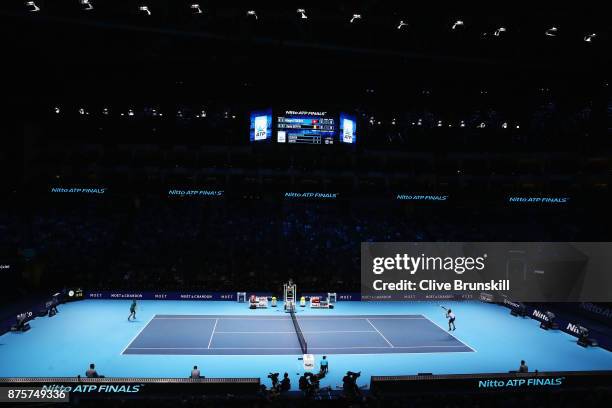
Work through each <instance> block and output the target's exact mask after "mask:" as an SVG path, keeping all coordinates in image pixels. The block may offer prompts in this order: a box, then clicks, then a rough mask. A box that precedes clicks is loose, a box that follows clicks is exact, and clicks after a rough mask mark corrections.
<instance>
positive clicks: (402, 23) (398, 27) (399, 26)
mask: <svg viewBox="0 0 612 408" xmlns="http://www.w3.org/2000/svg"><path fill="white" fill-rule="evenodd" d="M407 26H408V24H407V23H404V20H400V22H399V25H398V26H397V29H398V30H401V29H402V27H407Z"/></svg>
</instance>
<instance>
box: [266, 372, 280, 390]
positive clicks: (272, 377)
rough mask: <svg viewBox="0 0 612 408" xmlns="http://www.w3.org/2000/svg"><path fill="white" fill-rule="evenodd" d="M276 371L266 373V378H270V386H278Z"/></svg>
mask: <svg viewBox="0 0 612 408" xmlns="http://www.w3.org/2000/svg"><path fill="white" fill-rule="evenodd" d="M278 375H279V374H278V373H270V374H268V378H269V379H270V380H272V388H277V387H278Z"/></svg>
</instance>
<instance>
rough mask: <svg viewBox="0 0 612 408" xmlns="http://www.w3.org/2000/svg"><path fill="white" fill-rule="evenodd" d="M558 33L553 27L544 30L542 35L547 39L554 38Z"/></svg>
mask: <svg viewBox="0 0 612 408" xmlns="http://www.w3.org/2000/svg"><path fill="white" fill-rule="evenodd" d="M558 32H559V29H558V28H557V27H555V26H552V27H551V28H549V29H548V30H546V31H545V32H544V34H545V35H546V36H547V37H556V36H557V33H558Z"/></svg>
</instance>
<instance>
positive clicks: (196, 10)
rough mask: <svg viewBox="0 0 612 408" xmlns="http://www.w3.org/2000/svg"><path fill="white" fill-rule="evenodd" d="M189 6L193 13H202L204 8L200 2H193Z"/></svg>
mask: <svg viewBox="0 0 612 408" xmlns="http://www.w3.org/2000/svg"><path fill="white" fill-rule="evenodd" d="M189 8H190V9H191V12H192V13H193V14H202V9H201V8H200V5H199V4H198V3H193V4H192V5H190V6H189Z"/></svg>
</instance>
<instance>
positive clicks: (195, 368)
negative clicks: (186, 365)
mask: <svg viewBox="0 0 612 408" xmlns="http://www.w3.org/2000/svg"><path fill="white" fill-rule="evenodd" d="M189 378H201V377H200V369H199V368H198V366H197V365H194V366H193V370H191V376H190V377H189Z"/></svg>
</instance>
